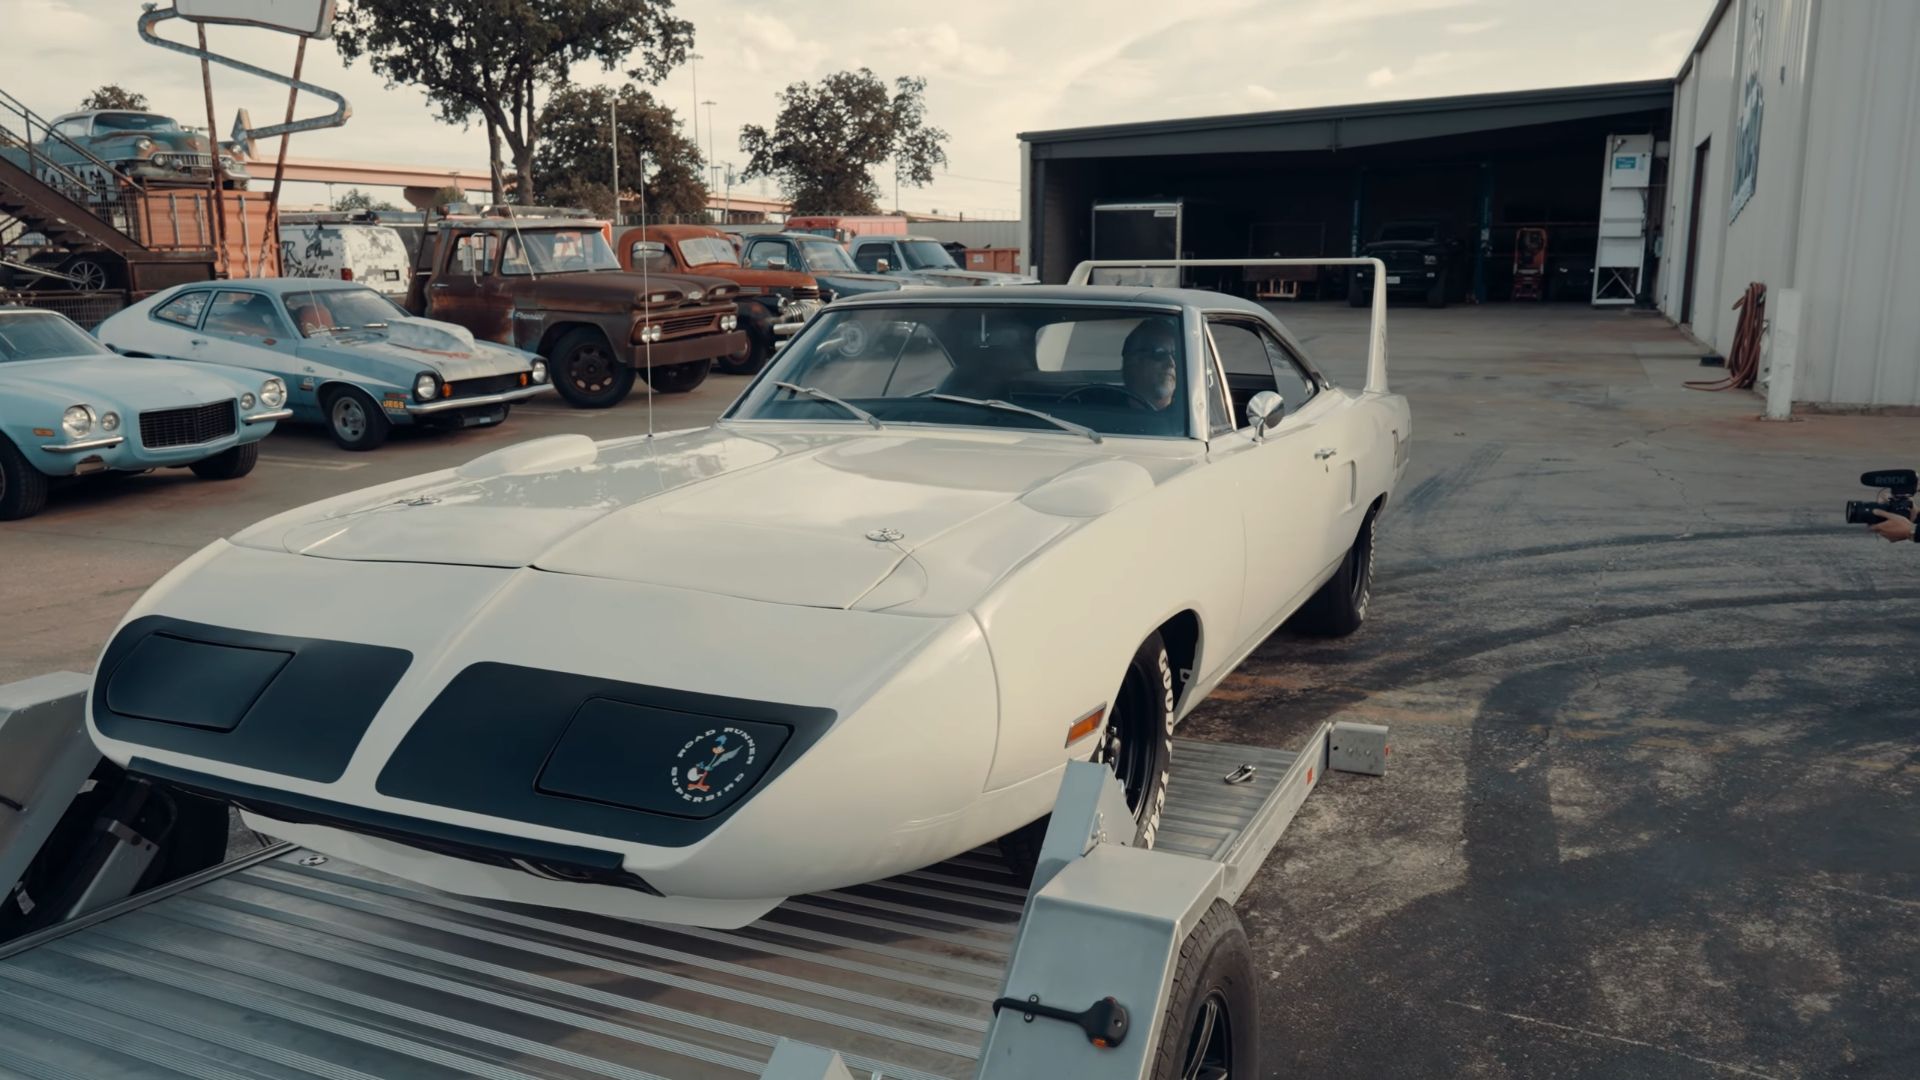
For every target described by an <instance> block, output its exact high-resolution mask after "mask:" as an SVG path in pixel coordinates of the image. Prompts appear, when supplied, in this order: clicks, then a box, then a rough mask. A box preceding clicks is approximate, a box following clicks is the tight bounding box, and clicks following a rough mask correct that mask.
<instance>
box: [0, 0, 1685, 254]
mask: <svg viewBox="0 0 1920 1080" xmlns="http://www.w3.org/2000/svg"><path fill="white" fill-rule="evenodd" d="M1712 4H1713V0H1613V2H1612V3H1610V4H1607V5H1605V7H1604V8H1600V9H1597V8H1595V7H1593V6H1592V5H1589V4H1578V3H1574V2H1572V0H1181V2H1179V3H1141V2H1138V0H1050V2H1041V3H1035V2H1033V0H1023V2H1011V0H974V2H972V3H953V2H951V0H943V2H932V0H815V2H812V3H806V2H796V0H786V2H776V0H679V3H678V4H677V5H676V10H677V11H678V13H679V14H680V15H681V17H683V18H686V19H688V20H690V21H692V23H693V25H694V31H695V41H696V45H695V48H696V50H697V51H698V52H699V53H700V55H701V56H702V57H703V58H704V59H702V60H700V61H699V63H698V65H697V71H696V70H691V69H689V68H688V67H684V66H683V67H681V68H680V69H678V70H677V71H675V72H674V73H673V74H672V75H670V76H669V77H668V78H667V79H666V80H665V81H664V82H662V83H661V84H660V85H659V86H658V87H655V88H654V89H655V92H656V93H657V94H659V95H660V96H661V98H662V99H663V100H664V101H665V102H666V103H667V104H668V105H669V106H671V107H673V108H675V109H676V110H679V111H680V113H681V114H682V115H683V116H686V115H687V114H689V113H690V112H692V111H693V109H694V105H695V102H696V101H701V100H712V101H713V102H714V105H713V107H712V109H711V110H710V111H711V114H712V120H713V123H712V126H711V129H709V125H708V113H709V110H708V109H706V108H701V109H700V110H699V113H700V115H699V126H700V141H701V144H702V145H703V146H705V145H707V143H708V141H709V137H710V136H711V137H712V144H713V149H714V153H713V157H714V159H715V160H718V161H723V162H724V161H731V162H735V163H743V162H744V160H745V159H744V155H742V154H741V153H740V152H739V129H740V126H741V125H743V124H748V123H761V124H765V123H770V122H771V121H772V118H773V114H774V111H775V109H776V107H777V106H776V101H775V96H776V95H777V94H778V92H779V91H780V89H781V88H782V87H784V86H786V85H787V84H789V83H792V82H795V81H800V80H811V79H816V78H818V77H820V76H822V75H824V74H827V73H829V72H833V71H838V70H842V69H847V68H855V67H861V66H866V67H870V68H872V69H873V70H874V72H875V73H876V74H878V75H880V76H881V77H882V78H883V79H887V80H891V79H892V78H894V77H895V76H898V75H923V76H925V77H926V78H927V80H928V84H929V85H928V91H927V102H928V119H929V120H930V122H932V123H933V124H935V125H937V126H939V127H941V128H944V129H945V130H946V131H947V132H948V134H949V135H950V136H951V140H950V142H949V143H948V148H947V152H948V156H949V157H950V159H951V160H950V163H949V166H948V169H947V170H946V171H945V172H944V173H943V174H942V175H941V176H940V177H939V178H938V179H937V180H936V181H935V182H934V183H933V184H932V185H931V186H929V187H926V188H922V189H917V190H916V189H912V188H907V189H903V190H902V191H901V193H900V201H901V203H902V205H904V206H905V207H907V208H908V209H914V210H930V209H938V210H940V211H942V212H945V213H952V212H955V211H964V212H966V214H967V216H969V217H989V216H1017V210H1016V208H1017V207H1018V205H1019V179H1020V159H1019V143H1018V139H1017V138H1016V136H1017V135H1018V133H1019V132H1022V131H1039V130H1045V129H1049V128H1059V127H1073V126H1079V125H1084V124H1102V123H1117V122H1124V121H1132V120H1150V119H1162V118H1168V117H1181V116H1205V115H1212V114H1218V113H1238V112H1256V111H1263V110H1269V109H1290V108H1305V107H1311V106H1318V105H1337V104H1344V103H1351V102H1362V101H1387V100H1394V99H1403V98H1419V97H1433V96H1438V95H1446V94H1466V93H1480V92H1490V91H1499V90H1520V89H1531V88H1537V87H1549V86H1571V85H1577V84H1581V83H1597V82H1616V81H1624V80H1630V79H1648V78H1661V77H1666V76H1671V75H1672V74H1673V73H1674V72H1675V71H1677V70H1678V69H1679V66H1680V63H1681V61H1682V59H1684V57H1685V55H1686V51H1687V49H1688V48H1689V47H1690V46H1691V45H1692V44H1693V41H1694V38H1695V37H1696V36H1697V35H1698V33H1699V31H1700V28H1701V25H1702V23H1703V22H1704V21H1705V19H1706V15H1707V12H1708V10H1709V9H1710V8H1711V7H1712ZM139 12H140V5H139V3H137V2H135V0H0V15H4V19H3V20H0V21H4V23H5V24H6V26H7V35H8V37H9V38H10V41H9V43H8V44H9V49H8V53H9V61H10V62H9V63H8V64H7V65H6V67H5V69H4V74H0V90H5V91H7V92H9V93H11V94H13V95H14V96H16V97H18V98H20V99H21V100H23V101H24V102H25V103H26V104H27V105H28V106H29V107H31V108H33V109H35V110H37V111H39V112H41V113H42V114H43V115H48V116H51V115H54V114H56V113H59V112H63V111H66V110H68V109H71V108H73V107H75V105H76V104H77V103H78V101H79V99H80V98H81V97H82V96H83V95H84V94H85V93H86V92H87V91H88V90H90V89H92V88H93V87H94V86H96V85H98V84H100V83H103V82H119V83H121V84H123V85H125V86H127V87H129V88H130V89H134V90H139V91H141V92H143V93H145V94H147V95H148V97H149V98H150V99H152V102H153V106H154V108H155V109H157V110H159V111H162V112H169V113H172V114H174V115H176V116H178V117H180V118H181V119H182V121H183V122H185V123H189V124H191V123H202V124H203V123H204V117H205V115H206V108H205V104H204V102H203V100H202V97H201V89H200V80H199V70H198V66H197V65H196V64H194V63H193V62H192V61H191V60H189V59H187V58H185V57H182V56H179V55H176V54H173V53H168V52H165V51H163V50H160V49H156V48H154V47H152V46H150V45H147V44H145V43H144V42H142V41H141V40H140V39H139V37H138V35H137V34H136V33H135V29H134V23H135V21H136V19H137V18H138V16H139ZM169 25H170V28H171V33H172V34H173V36H175V37H176V38H178V37H179V36H180V24H177V23H175V24H169ZM209 38H210V43H211V44H212V46H213V47H214V49H215V51H218V52H224V53H226V54H228V55H232V56H236V57H239V58H241V59H244V60H247V61H250V62H252V63H255V64H258V65H260V66H262V67H267V68H271V69H275V70H280V71H286V70H288V69H290V68H291V66H292V60H293V51H294V40H293V39H292V38H290V37H286V36H283V35H278V34H274V33H271V32H267V31H258V30H247V29H237V28H231V27H213V28H211V29H210V30H209ZM306 77H307V78H308V80H310V81H312V82H314V83H317V84H319V85H321V86H326V87H329V88H332V89H335V90H338V91H340V92H342V93H344V94H345V95H346V96H347V98H348V100H349V101H351V102H352V103H353V119H352V121H351V122H349V123H348V125H347V126H346V127H344V128H340V129H338V130H331V131H323V132H317V133H313V134H308V135H301V136H297V137H296V139H295V142H294V145H293V148H292V151H291V152H292V153H294V154H296V155H300V156H307V157H322V158H337V159H346V160H361V161H402V162H409V163H420V164H430V165H443V166H461V167H472V168H483V167H484V165H485V161H486V140H485V136H484V133H483V131H482V130H481V129H480V128H478V127H475V128H473V129H471V130H463V129H461V128H459V127H453V126H448V125H445V124H440V123H437V122H435V121H434V120H433V119H432V116H431V113H430V110H429V109H428V107H427V106H426V104H425V102H424V99H423V98H422V97H421V96H420V94H419V93H418V92H417V91H413V90H410V89H408V88H406V87H396V88H393V89H388V88H387V87H386V86H385V85H384V83H383V81H382V80H381V79H380V78H378V77H377V76H375V75H373V74H372V73H371V72H370V71H368V70H367V67H366V63H365V61H364V60H363V61H361V62H359V63H357V64H355V65H354V66H353V67H346V66H345V65H344V64H342V63H341V61H340V58H339V56H338V54H337V53H336V52H335V51H334V48H333V46H332V45H331V44H330V43H326V42H317V43H315V44H314V45H313V46H312V47H310V48H309V50H308V56H307V69H306ZM574 78H575V81H577V82H581V83H589V84H593V83H608V82H614V81H619V80H620V78H621V77H620V76H619V75H618V74H617V73H616V74H608V73H605V72H602V71H600V70H599V68H598V67H597V66H592V65H588V66H583V67H581V68H579V69H577V70H576V71H575V72H574ZM696 78H697V79H698V88H699V89H698V96H697V97H696V95H695V90H694V81H695V79H696ZM214 93H215V105H216V107H217V111H218V112H217V114H218V118H219V123H220V126H221V128H222V129H225V128H226V127H228V126H229V125H230V124H231V123H232V119H233V113H234V110H235V109H236V108H238V107H242V106H245V107H247V108H248V109H249V111H250V112H251V114H252V115H253V116H254V117H255V122H256V123H264V122H265V121H263V120H262V119H260V118H262V117H277V116H278V115H279V114H280V113H281V111H282V110H283V109H284V107H285V104H284V103H285V97H284V94H283V93H282V92H280V91H279V90H278V88H277V87H275V86H273V85H272V84H268V83H264V82H261V81H260V80H257V79H253V78H251V77H249V76H246V75H244V74H242V73H239V72H234V71H230V70H223V69H219V68H216V69H215V75H214ZM311 112H312V110H303V115H310V114H311ZM876 178H877V179H878V181H879V183H880V187H881V189H882V192H883V202H884V201H890V200H891V198H892V190H891V189H892V185H891V173H890V171H888V170H887V169H886V167H885V166H882V167H881V169H880V171H879V173H878V174H877V177H876ZM765 183H766V182H765V181H756V182H750V183H748V184H746V185H745V186H744V187H737V188H736V191H741V190H744V191H746V192H748V193H751V194H758V193H759V192H760V191H761V189H762V188H763V186H764V185H765ZM300 188H305V189H308V190H299V189H300ZM766 190H767V191H768V192H769V193H771V191H772V190H773V189H771V188H766ZM395 194H396V195H397V193H395ZM324 197H325V192H324V191H323V190H322V189H320V188H319V186H318V185H299V186H298V187H297V188H296V189H295V190H292V191H290V192H289V194H288V198H289V200H290V201H298V200H302V199H304V200H306V201H314V202H317V201H320V200H321V199H323V198H324ZM396 201H397V199H396Z"/></svg>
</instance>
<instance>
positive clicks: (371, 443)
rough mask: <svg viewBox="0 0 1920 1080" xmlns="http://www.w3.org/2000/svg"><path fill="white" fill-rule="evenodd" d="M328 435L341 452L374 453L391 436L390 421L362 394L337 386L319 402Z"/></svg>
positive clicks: (391, 426)
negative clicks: (359, 451)
mask: <svg viewBox="0 0 1920 1080" xmlns="http://www.w3.org/2000/svg"><path fill="white" fill-rule="evenodd" d="M320 407H321V409H322V410H323V412H324V415H325V416H326V419H327V434H329V435H332V436H333V441H334V443H335V444H336V445H338V446H339V447H340V449H342V450H355V451H358V450H377V449H379V448H380V446H381V445H383V444H384V443H385V442H386V441H387V436H388V435H389V434H391V433H392V432H393V421H391V420H389V419H387V414H386V413H384V412H381V411H380V406H379V404H378V403H376V402H375V401H374V400H373V398H371V397H368V396H367V394H366V392H365V391H363V390H356V389H354V388H353V387H351V386H340V387H335V388H334V389H332V390H330V391H328V392H327V393H326V395H325V396H324V397H322V398H321V399H320Z"/></svg>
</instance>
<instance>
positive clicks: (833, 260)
mask: <svg viewBox="0 0 1920 1080" xmlns="http://www.w3.org/2000/svg"><path fill="white" fill-rule="evenodd" d="M800 251H801V253H802V254H804V255H805V256H806V259H807V267H808V268H809V269H811V270H813V271H815V272H819V271H821V270H829V271H831V270H840V271H844V272H845V273H849V274H857V273H859V272H860V268H859V267H857V266H855V265H853V260H852V259H850V258H848V257H847V249H846V248H843V247H841V246H840V245H839V244H836V243H834V242H833V241H831V240H802V241H800Z"/></svg>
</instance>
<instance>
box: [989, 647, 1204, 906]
mask: <svg viewBox="0 0 1920 1080" xmlns="http://www.w3.org/2000/svg"><path fill="white" fill-rule="evenodd" d="M1177 684H1178V679H1177V677H1176V675H1175V674H1174V670H1173V657H1172V656H1171V655H1170V654H1169V653H1168V652H1167V645H1166V642H1165V641H1164V640H1162V639H1161V637H1160V632H1159V631H1157V630H1156V631H1154V632H1153V633H1151V634H1148V635H1147V640H1145V641H1143V642H1141V643H1140V647H1139V648H1138V649H1135V650H1134V653H1133V657H1132V658H1131V659H1129V660H1128V661H1127V670H1126V673H1125V674H1124V675H1122V676H1121V679H1120V690H1119V692H1118V693H1116V694H1115V695H1114V700H1113V704H1112V705H1111V706H1109V707H1108V709H1107V722H1106V726H1105V727H1104V728H1102V729H1101V730H1100V732H1099V734H1098V735H1096V736H1095V738H1097V739H1099V740H1100V746H1099V748H1098V749H1096V750H1095V751H1094V760H1096V761H1103V762H1105V763H1106V764H1107V765H1108V767H1110V768H1111V769H1113V771H1114V774H1115V775H1116V776H1118V777H1119V778H1120V786H1121V787H1122V788H1124V789H1125V790H1126V793H1127V806H1128V808H1129V809H1131V810H1132V811H1133V821H1134V834H1133V843H1134V846H1135V847H1144V848H1150V847H1152V846H1153V841H1154V837H1155V835H1156V834H1158V833H1159V831H1160V815H1161V813H1162V812H1163V811H1165V810H1166V807H1167V777H1168V775H1169V773H1170V772H1171V770H1172V768H1173V718H1174V704H1175V699H1176V697H1177V690H1176V688H1177ZM1048 820H1049V819H1048V818H1041V819H1040V820H1038V821H1036V822H1033V823H1032V824H1030V825H1026V826H1023V827H1022V828H1019V829H1015V830H1014V831H1013V832H1010V833H1008V834H1007V835H1005V836H1003V837H1001V838H1000V857H1001V859H1002V860H1003V861H1004V862H1005V863H1006V864H1007V869H1009V870H1011V871H1012V872H1013V873H1014V874H1015V876H1017V877H1019V878H1021V879H1022V880H1028V879H1031V878H1032V877H1033V869H1034V865H1035V864H1036V862H1037V861H1038V859H1039V856H1040V842H1041V840H1043V839H1044V838H1045V837H1046V833H1047V823H1048Z"/></svg>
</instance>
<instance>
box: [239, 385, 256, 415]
mask: <svg viewBox="0 0 1920 1080" xmlns="http://www.w3.org/2000/svg"><path fill="white" fill-rule="evenodd" d="M240 408H241V409H243V410H244V409H251V408H253V391H251V390H246V391H242V392H241V394H240Z"/></svg>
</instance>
